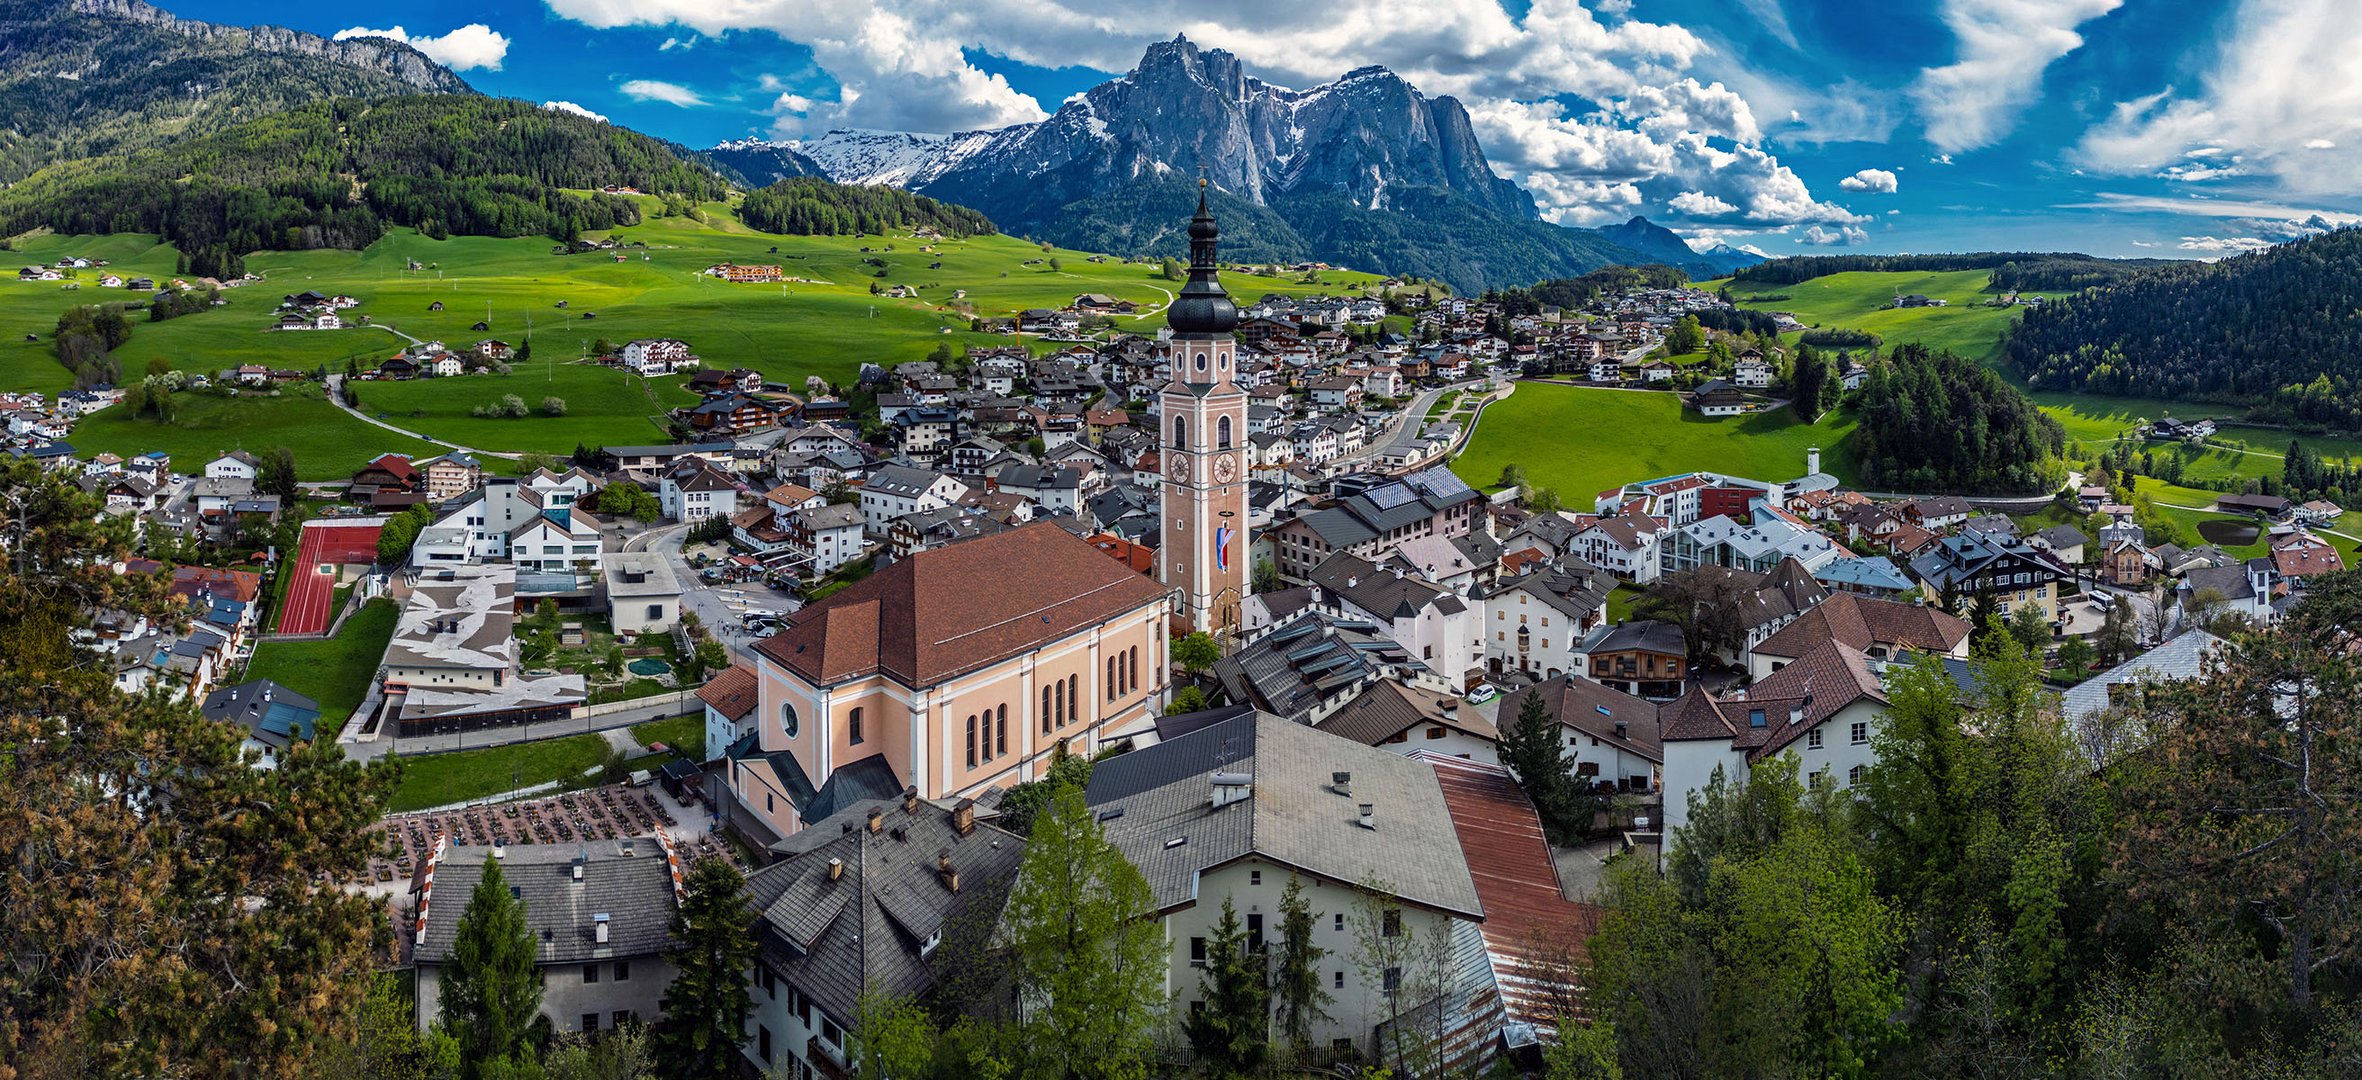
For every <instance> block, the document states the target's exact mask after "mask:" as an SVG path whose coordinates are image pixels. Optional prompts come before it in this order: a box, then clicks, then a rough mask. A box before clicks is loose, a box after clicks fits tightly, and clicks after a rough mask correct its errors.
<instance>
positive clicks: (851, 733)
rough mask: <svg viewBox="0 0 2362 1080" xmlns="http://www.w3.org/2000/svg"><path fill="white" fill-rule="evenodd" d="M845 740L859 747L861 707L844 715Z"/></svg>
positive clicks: (855, 707) (857, 706)
mask: <svg viewBox="0 0 2362 1080" xmlns="http://www.w3.org/2000/svg"><path fill="white" fill-rule="evenodd" d="M845 738H846V740H847V741H848V742H850V743H851V744H852V745H854V746H859V745H861V706H859V705H855V706H853V710H852V711H851V712H848V713H846V714H845Z"/></svg>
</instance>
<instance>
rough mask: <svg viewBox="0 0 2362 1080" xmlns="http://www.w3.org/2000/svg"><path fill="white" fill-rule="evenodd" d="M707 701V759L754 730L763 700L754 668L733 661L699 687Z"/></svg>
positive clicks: (700, 692) (703, 698)
mask: <svg viewBox="0 0 2362 1080" xmlns="http://www.w3.org/2000/svg"><path fill="white" fill-rule="evenodd" d="M697 700H698V701H700V702H702V703H703V704H704V705H705V753H706V757H707V758H708V759H711V758H717V757H720V756H722V755H723V753H725V752H727V751H728V750H729V748H730V745H731V744H732V743H735V742H737V741H738V740H739V739H741V738H744V737H745V736H746V735H748V734H749V733H751V732H753V731H754V728H755V713H756V710H758V709H760V708H761V707H762V704H763V696H762V692H761V684H760V681H759V680H758V679H756V677H755V669H753V668H751V667H748V666H746V665H745V664H732V665H730V666H729V668H728V669H726V670H724V671H723V672H722V673H721V674H719V675H716V676H714V677H713V678H711V679H707V680H706V681H705V685H704V686H700V687H698V688H697Z"/></svg>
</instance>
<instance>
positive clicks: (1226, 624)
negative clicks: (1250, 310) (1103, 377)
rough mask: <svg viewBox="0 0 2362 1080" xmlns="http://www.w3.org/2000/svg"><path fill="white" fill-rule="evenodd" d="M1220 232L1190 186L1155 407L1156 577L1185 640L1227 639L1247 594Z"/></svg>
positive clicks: (1239, 446) (1240, 404)
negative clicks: (1190, 212) (1168, 350)
mask: <svg viewBox="0 0 2362 1080" xmlns="http://www.w3.org/2000/svg"><path fill="white" fill-rule="evenodd" d="M1218 235H1219V230H1218V229H1217V228H1216V226H1215V224H1214V215H1213V213H1212V211H1210V210H1208V209H1207V208H1206V196H1205V181H1203V180H1200V181H1198V199H1197V216H1196V217H1195V218H1192V219H1191V220H1190V222H1189V282H1188V284H1186V285H1183V286H1182V287H1181V293H1180V295H1179V296H1178V297H1176V298H1175V299H1174V300H1173V304H1172V306H1171V307H1170V308H1168V309H1166V312H1165V321H1166V323H1167V325H1169V326H1171V327H1172V330H1173V336H1172V341H1171V346H1172V363H1173V382H1172V384H1171V385H1169V386H1167V387H1165V390H1164V393H1163V395H1162V396H1161V397H1160V398H1159V405H1160V407H1161V410H1162V420H1163V432H1162V453H1161V454H1160V455H1159V456H1160V459H1161V460H1162V461H1163V462H1164V467H1165V482H1164V484H1163V485H1162V488H1161V490H1162V491H1163V493H1164V539H1163V542H1162V544H1161V545H1160V547H1159V556H1158V574H1159V576H1160V579H1161V580H1162V581H1163V582H1164V584H1165V586H1166V587H1167V588H1169V589H1172V590H1173V592H1174V595H1175V598H1176V600H1177V602H1178V603H1179V605H1180V611H1179V613H1180V614H1181V615H1182V616H1184V617H1185V618H1186V620H1187V627H1186V628H1187V629H1188V630H1189V631H1192V632H1195V631H1205V632H1208V633H1211V634H1213V635H1214V636H1215V637H1216V638H1222V637H1225V636H1227V635H1229V634H1231V633H1234V632H1235V631H1236V630H1237V628H1238V625H1239V602H1240V601H1242V600H1244V599H1245V598H1246V594H1247V565H1246V564H1247V550H1248V537H1247V534H1246V533H1247V466H1246V452H1247V392H1246V390H1245V388H1243V387H1241V386H1239V384H1238V338H1237V336H1236V335H1235V334H1234V333H1232V331H1233V330H1235V329H1236V328H1237V327H1238V306H1237V305H1236V304H1233V303H1232V302H1231V300H1230V294H1228V293H1226V292H1224V291H1223V290H1222V281H1221V276H1220V273H1219V270H1218V268H1217V267H1218V264H1217V262H1216V259H1215V246H1216V241H1217V238H1218Z"/></svg>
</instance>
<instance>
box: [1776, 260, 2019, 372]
mask: <svg viewBox="0 0 2362 1080" xmlns="http://www.w3.org/2000/svg"><path fill="white" fill-rule="evenodd" d="M1991 277H1992V273H1991V272H1990V271H1986V270H1955V271H1950V272H1946V273H1927V274H1920V273H1873V272H1857V273H1846V274H1829V275H1826V276H1823V277H1817V278H1814V279H1812V280H1810V281H1802V282H1798V283H1796V284H1794V285H1769V284H1764V283H1761V282H1753V281H1740V282H1733V283H1731V285H1730V292H1731V298H1732V299H1733V300H1735V301H1738V302H1739V303H1740V304H1742V305H1745V306H1749V307H1763V308H1768V309H1771V310H1775V311H1786V312H1791V313H1793V314H1794V315H1795V316H1796V318H1797V319H1798V320H1799V321H1801V322H1803V323H1804V324H1805V325H1806V326H1815V327H1844V328H1846V329H1849V330H1867V331H1869V332H1871V333H1873V334H1876V335H1878V336H1879V337H1881V338H1883V339H1885V341H1886V347H1888V348H1892V347H1894V346H1896V345H1900V344H1903V343H1904V342H1909V341H1917V342H1921V343H1923V344H1925V345H1927V346H1928V347H1929V348H1932V349H1950V350H1952V351H1953V352H1956V353H1959V354H1960V355H1962V356H1967V357H1972V358H1974V359H1977V360H1980V361H1983V362H1986V363H1993V362H1996V361H1998V360H2000V358H2001V334H2002V332H2003V331H2004V330H2006V329H2008V327H2009V324H2010V322H2011V321H2012V320H2014V319H2016V318H2017V315H2018V312H2017V309H2015V308H1998V307H1987V306H1985V301H1987V300H1990V299H1992V296H1991V295H1990V294H1988V293H1986V292H1985V283H1986V281H1987V280H1988V279H1990V278H1991ZM1911 293H1920V294H1922V295H1925V296H1928V297H1930V298H1933V299H1937V300H1942V301H1945V302H1946V304H1945V306H1944V307H1940V308H1895V307H1891V306H1890V305H1892V304H1893V303H1894V299H1895V297H1896V296H1897V295H1898V294H1900V295H1909V294H1911ZM1780 294H1785V295H1786V296H1787V299H1785V300H1772V301H1766V302H1764V303H1761V304H1748V303H1747V300H1748V298H1749V297H1752V296H1764V295H1780ZM1793 338H1794V335H1791V340H1793Z"/></svg>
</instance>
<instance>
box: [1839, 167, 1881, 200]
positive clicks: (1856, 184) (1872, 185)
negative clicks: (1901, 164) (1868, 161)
mask: <svg viewBox="0 0 2362 1080" xmlns="http://www.w3.org/2000/svg"><path fill="white" fill-rule="evenodd" d="M1895 185H1896V180H1895V174H1893V173H1891V172H1888V171H1887V170H1885V169H1863V170H1862V171H1860V172H1857V173H1855V174H1853V175H1852V176H1848V177H1846V178H1845V179H1843V180H1839V181H1838V182H1837V186H1838V187H1841V188H1844V189H1845V190H1847V191H1867V192H1870V193H1872V194H1875V195H1892V194H1894V193H1895Z"/></svg>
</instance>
